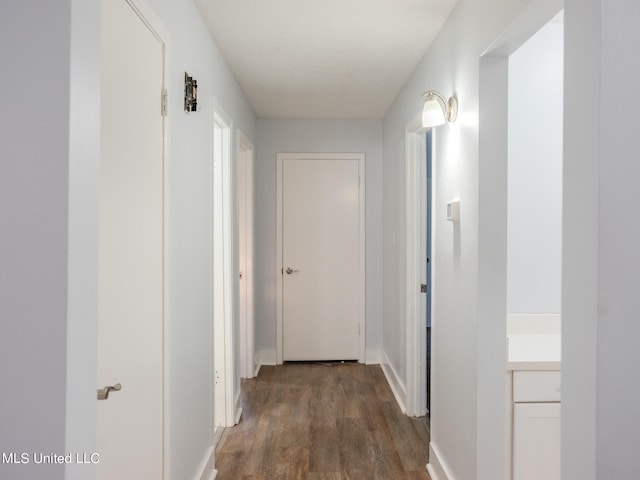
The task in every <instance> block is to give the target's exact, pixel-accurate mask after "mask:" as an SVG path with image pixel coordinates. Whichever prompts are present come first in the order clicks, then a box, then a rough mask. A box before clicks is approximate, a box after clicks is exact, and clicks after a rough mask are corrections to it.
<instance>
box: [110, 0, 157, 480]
mask: <svg viewBox="0 0 640 480" xmlns="http://www.w3.org/2000/svg"><path fill="white" fill-rule="evenodd" d="M102 18H103V23H102V32H103V33H102V35H103V36H102V62H103V63H102V87H101V88H102V102H101V103H102V106H101V111H102V113H101V122H102V125H101V167H100V188H101V191H100V259H99V262H100V263H99V321H98V381H99V385H98V388H103V387H105V386H113V385H115V384H120V385H121V387H122V388H121V390H120V391H114V392H111V393H110V395H109V397H108V399H107V400H102V401H98V439H97V441H98V452H99V453H100V463H99V464H98V479H100V480H113V479H114V478H117V479H120V480H139V479H142V478H144V479H149V480H152V479H161V478H162V472H163V321H164V309H163V265H164V264H163V181H164V177H163V175H164V173H163V117H162V116H161V109H160V105H161V103H160V98H161V92H162V89H163V69H164V46H163V44H162V43H161V42H160V41H159V39H158V38H157V36H156V35H155V34H154V32H152V31H151V30H150V28H149V27H148V26H147V24H146V23H145V22H144V21H143V20H142V19H141V17H140V15H139V14H138V13H137V12H136V11H135V10H134V9H133V8H132V6H131V5H130V4H129V3H128V2H127V1H125V0H104V1H103V2H102Z"/></svg>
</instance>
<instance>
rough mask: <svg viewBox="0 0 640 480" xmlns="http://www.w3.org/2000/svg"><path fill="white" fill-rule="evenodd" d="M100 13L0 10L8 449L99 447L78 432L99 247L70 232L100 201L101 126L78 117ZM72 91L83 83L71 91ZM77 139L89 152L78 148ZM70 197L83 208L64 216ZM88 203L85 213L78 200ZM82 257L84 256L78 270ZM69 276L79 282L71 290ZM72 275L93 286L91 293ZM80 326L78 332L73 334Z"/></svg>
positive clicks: (90, 77)
mask: <svg viewBox="0 0 640 480" xmlns="http://www.w3.org/2000/svg"><path fill="white" fill-rule="evenodd" d="M95 6H96V2H85V3H84V4H83V5H81V6H80V5H78V4H77V3H76V2H72V1H62V2H56V3H55V4H54V3H47V2H45V3H42V2H41V3H39V4H38V8H35V7H34V6H33V5H32V4H31V3H29V2H11V3H10V4H9V3H7V4H5V5H3V7H2V15H1V16H0V45H2V47H1V48H0V62H1V63H2V69H3V74H2V75H0V105H1V106H0V166H1V168H2V174H0V222H1V225H2V227H0V230H1V231H2V233H1V235H0V328H1V329H2V334H1V335H0V364H2V365H3V367H2V369H0V384H2V385H3V388H2V400H1V402H0V403H1V405H2V408H1V409H0V425H2V428H1V429H0V452H3V453H10V452H17V453H21V452H29V453H32V452H45V453H46V452H52V451H53V452H64V451H66V449H67V446H71V447H74V446H76V445H77V443H76V442H77V441H78V440H79V441H81V442H83V443H84V446H85V447H86V448H89V449H92V448H94V446H95V440H94V436H95V427H94V428H93V431H94V434H93V435H92V427H91V426H89V427H88V428H87V427H86V426H85V425H83V420H84V418H85V417H84V414H85V413H86V412H87V410H88V412H89V414H91V413H92V412H93V413H95V411H94V410H93V408H95V407H94V405H95V388H96V387H95V385H93V384H92V385H91V390H90V393H91V394H92V396H93V398H91V401H88V400H87V398H86V397H82V396H81V395H79V394H78V392H79V390H78V385H79V384H80V385H81V386H82V385H86V383H85V381H86V377H87V370H88V372H89V373H88V375H89V378H90V379H91V374H92V372H91V367H92V366H95V353H93V352H95V328H94V327H92V324H91V318H89V321H88V324H87V325H82V324H81V323H83V322H82V320H83V319H82V318H81V315H82V314H85V313H88V314H89V315H91V314H94V315H95V312H96V309H95V308H94V309H93V310H92V309H91V306H90V303H91V302H90V301H89V309H88V310H85V309H84V307H86V306H87V303H86V301H85V300H83V295H84V294H86V296H87V298H89V299H93V300H95V294H94V293H93V292H92V289H91V286H92V285H95V266H96V265H97V258H95V256H89V258H87V257H84V254H85V253H86V251H89V252H91V249H92V247H94V248H95V246H96V238H97V237H96V236H95V235H96V234H97V228H96V223H95V221H92V220H89V221H88V223H87V224H86V225H85V226H84V228H82V227H81V228H80V229H77V228H75V227H76V226H77V225H76V223H75V222H76V220H77V217H78V216H83V215H84V214H85V213H86V211H87V210H89V211H90V213H93V211H95V209H94V210H93V211H92V209H91V207H92V205H91V199H92V198H93V200H94V201H95V200H96V199H97V197H96V196H95V195H94V194H92V193H91V191H90V189H91V187H93V186H95V182H94V181H93V179H92V178H91V177H92V175H91V174H92V172H95V168H96V167H97V159H98V157H97V148H96V145H97V144H96V143H95V140H96V138H97V137H96V135H97V131H98V123H97V121H96V118H95V115H94V117H93V118H91V116H90V115H89V118H87V119H86V120H85V121H83V122H82V124H81V123H80V119H79V118H78V115H79V114H80V115H81V114H83V113H90V112H91V111H92V110H93V113H94V114H95V112H97V110H96V106H97V94H96V92H97V91H98V89H99V81H98V82H95V81H96V79H97V75H96V74H97V73H98V70H97V65H96V63H95V61H93V62H92V61H91V60H90V58H91V57H93V58H96V50H97V47H98V46H99V44H98V42H97V36H96V32H97V31H96V30H95V26H96V19H97V18H98V17H97V11H96V9H95ZM79 11H82V15H83V18H85V19H86V20H87V23H86V24H85V25H83V26H76V25H73V30H72V24H71V17H72V14H73V15H74V17H75V15H76V14H78V12H79ZM87 29H92V31H88V30H87ZM72 33H73V37H72ZM87 53H88V54H89V55H90V56H89V59H88V58H86V57H85V55H86V54H87ZM83 62H86V63H83ZM86 82H89V83H88V84H87V83H86ZM70 84H71V85H85V88H83V89H81V90H78V91H74V92H73V93H72V92H70V88H69V86H70ZM26 91H28V92H30V93H28V94H26V93H25V92H26ZM79 100H82V101H86V103H83V104H79ZM83 135H86V137H87V138H89V139H90V141H91V142H92V143H93V148H91V145H89V148H87V149H85V148H84V147H85V146H86V140H85V138H83ZM78 162H82V163H83V164H82V165H78ZM69 177H72V178H81V179H82V180H83V181H86V183H83V187H84V188H88V189H89V191H87V190H85V191H84V194H83V192H78V191H77V190H76V191H74V190H72V191H71V192H70V191H69V189H68V185H69ZM70 194H73V195H74V197H75V199H76V200H79V201H80V202H81V203H80V205H81V206H80V207H79V208H77V209H75V210H74V211H73V212H71V213H70V208H69V195H70ZM76 194H77V195H76ZM87 201H88V203H87V207H86V208H84V207H83V206H82V202H87ZM93 207H97V202H95V203H94V205H93ZM79 233H82V234H84V237H83V240H84V242H85V244H86V248H82V247H81V248H79V250H78V251H77V252H74V253H75V254H73V255H72V254H71V253H70V252H68V247H69V244H70V243H75V244H77V243H76V242H78V241H79V237H78V234H79ZM92 234H93V237H92ZM81 260H89V261H88V262H87V263H86V264H82V263H80V261H81ZM91 260H93V264H91ZM92 273H93V274H94V275H93V277H92ZM71 279H74V280H76V283H73V284H71V285H68V283H67V282H68V280H71ZM78 280H79V281H86V280H88V281H87V282H86V285H87V288H84V287H83V286H82V285H80V284H79V282H78ZM92 280H93V282H94V283H93V284H92V283H91V282H92ZM94 305H95V304H94ZM67 319H69V321H68V320H67ZM84 323H86V322H84ZM74 329H75V330H74ZM78 330H80V331H81V332H82V333H84V334H85V335H84V336H82V337H80V338H79V337H78V335H77V333H78ZM79 341H82V342H83V344H80V342H79ZM86 352H91V353H93V355H94V358H93V359H89V360H88V361H87V362H86V363H85V364H82V365H74V367H75V368H70V369H69V373H68V371H67V358H68V357H67V356H68V355H69V358H70V359H73V358H74V356H75V355H76V354H78V353H80V355H82V354H83V353H86ZM70 395H75V397H74V398H73V399H71V398H70ZM71 407H77V408H71ZM84 473H85V474H84V476H83V477H82V478H91V473H92V471H91V469H89V470H87V471H85V472H84ZM0 477H2V478H12V479H16V480H22V479H36V478H51V479H62V478H65V467H64V466H62V465H56V466H51V465H34V464H33V463H30V464H29V465H9V464H0ZM68 478H71V477H68ZM74 478H80V477H79V476H78V477H74Z"/></svg>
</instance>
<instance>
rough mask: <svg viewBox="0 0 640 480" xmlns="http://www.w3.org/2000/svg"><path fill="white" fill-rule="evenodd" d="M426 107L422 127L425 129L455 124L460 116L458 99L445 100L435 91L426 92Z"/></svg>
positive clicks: (423, 95)
mask: <svg viewBox="0 0 640 480" xmlns="http://www.w3.org/2000/svg"><path fill="white" fill-rule="evenodd" d="M422 98H424V107H422V126H423V127H425V128H431V127H436V126H438V125H444V124H445V123H447V122H449V123H452V122H455V121H456V117H457V116H458V100H457V99H456V97H450V98H449V100H447V99H446V98H444V97H443V96H442V95H440V94H439V93H438V92H434V91H433V90H431V91H427V92H424V93H423V94H422Z"/></svg>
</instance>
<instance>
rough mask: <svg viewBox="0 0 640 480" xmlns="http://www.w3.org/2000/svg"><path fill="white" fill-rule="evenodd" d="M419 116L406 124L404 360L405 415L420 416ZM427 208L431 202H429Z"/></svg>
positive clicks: (422, 239) (422, 251)
mask: <svg viewBox="0 0 640 480" xmlns="http://www.w3.org/2000/svg"><path fill="white" fill-rule="evenodd" d="M426 131H427V129H425V128H424V127H423V126H422V117H421V115H420V114H417V115H416V116H415V117H414V118H413V120H412V121H411V122H410V123H409V124H408V125H407V127H406V134H405V138H406V157H405V174H406V176H405V186H406V188H405V190H406V222H405V228H406V235H405V240H406V249H405V251H406V256H405V261H406V263H405V270H406V279H405V301H406V320H405V321H406V355H407V357H406V362H407V395H406V399H407V415H410V416H416V417H419V416H422V415H424V414H425V413H426V409H427V396H426V391H427V386H426V378H427V364H426V357H427V329H426V324H425V322H426V318H427V309H426V295H425V294H424V293H421V292H420V284H423V283H426V245H427V238H426V230H427V227H426V217H427V216H426V208H427V205H426V195H427V193H426V158H427V157H426V138H425V132H426ZM429 208H430V206H429Z"/></svg>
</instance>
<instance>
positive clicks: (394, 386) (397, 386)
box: [380, 351, 407, 413]
mask: <svg viewBox="0 0 640 480" xmlns="http://www.w3.org/2000/svg"><path fill="white" fill-rule="evenodd" d="M381 357H382V358H381V362H380V367H382V373H384V376H385V378H386V379H387V383H388V384H389V387H390V388H391V391H392V392H393V396H394V397H395V399H396V402H398V406H399V407H400V410H402V413H407V408H406V406H405V398H407V391H406V388H405V386H404V383H403V382H402V380H401V379H400V376H399V375H398V373H397V372H396V370H395V369H394V368H393V365H391V362H390V361H389V357H387V354H386V353H385V352H384V351H382V352H381Z"/></svg>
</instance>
